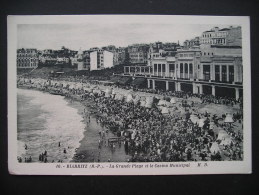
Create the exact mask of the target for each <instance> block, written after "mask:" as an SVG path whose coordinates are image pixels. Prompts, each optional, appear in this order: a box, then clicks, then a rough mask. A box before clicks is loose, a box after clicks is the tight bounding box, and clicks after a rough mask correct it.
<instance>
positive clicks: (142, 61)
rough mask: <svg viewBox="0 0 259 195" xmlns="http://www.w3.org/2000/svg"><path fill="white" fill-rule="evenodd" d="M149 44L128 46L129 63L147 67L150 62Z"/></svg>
mask: <svg viewBox="0 0 259 195" xmlns="http://www.w3.org/2000/svg"><path fill="white" fill-rule="evenodd" d="M148 50H149V45H148V44H133V45H129V46H128V55H129V62H130V63H131V64H134V65H146V64H147V61H148Z"/></svg>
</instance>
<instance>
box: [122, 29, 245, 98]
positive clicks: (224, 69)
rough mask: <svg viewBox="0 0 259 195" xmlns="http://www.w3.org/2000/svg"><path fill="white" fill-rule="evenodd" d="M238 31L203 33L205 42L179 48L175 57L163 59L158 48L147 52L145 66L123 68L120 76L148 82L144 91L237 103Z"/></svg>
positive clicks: (239, 87) (239, 80) (240, 92)
mask: <svg viewBox="0 0 259 195" xmlns="http://www.w3.org/2000/svg"><path fill="white" fill-rule="evenodd" d="M231 29H234V30H233V32H235V33H233V32H232V31H231ZM239 29H240V27H236V28H233V27H231V28H229V29H221V30H220V29H218V28H215V29H214V30H213V31H211V32H210V31H206V32H204V33H203V34H202V37H205V38H206V39H207V38H208V40H205V39H201V44H200V45H199V46H197V43H196V44H193V45H192V46H188V47H182V48H178V49H177V51H176V54H175V55H165V53H164V51H163V49H162V48H160V46H158V47H157V48H156V49H155V50H154V49H153V48H150V50H149V62H148V65H147V66H140V67H136V66H125V67H124V74H123V76H128V77H133V78H134V79H135V78H137V77H143V78H145V79H146V80H147V87H148V88H152V89H162V90H170V91H185V92H191V93H194V94H211V95H214V96H222V97H225V96H226V97H232V98H235V99H239V98H240V97H242V95H243V63H242V47H241V45H240V43H241V40H240V37H241V34H240V33H241V30H240V31H239ZM219 32H220V33H219ZM213 33H214V34H213ZM217 33H219V34H217ZM210 34H211V35H210ZM216 36H218V38H215V37H216ZM230 37H231V38H230ZM214 38H215V39H214ZM236 39H237V40H236ZM219 40H220V41H219ZM234 43H235V44H234ZM158 45H160V44H158Z"/></svg>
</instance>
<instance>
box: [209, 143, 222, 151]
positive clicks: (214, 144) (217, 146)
mask: <svg viewBox="0 0 259 195" xmlns="http://www.w3.org/2000/svg"><path fill="white" fill-rule="evenodd" d="M219 151H220V149H219V145H218V143H217V142H213V143H212V145H211V147H210V152H211V153H212V154H216V153H217V152H219Z"/></svg>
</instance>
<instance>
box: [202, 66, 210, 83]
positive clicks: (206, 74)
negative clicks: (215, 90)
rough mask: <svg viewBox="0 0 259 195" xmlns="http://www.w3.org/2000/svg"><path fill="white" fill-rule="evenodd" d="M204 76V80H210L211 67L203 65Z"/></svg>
mask: <svg viewBox="0 0 259 195" xmlns="http://www.w3.org/2000/svg"><path fill="white" fill-rule="evenodd" d="M203 76H204V80H205V81H208V80H210V65H203Z"/></svg>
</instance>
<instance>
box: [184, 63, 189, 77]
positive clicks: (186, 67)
mask: <svg viewBox="0 0 259 195" xmlns="http://www.w3.org/2000/svg"><path fill="white" fill-rule="evenodd" d="M184 73H186V74H187V73H188V64H187V63H185V64H184Z"/></svg>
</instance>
